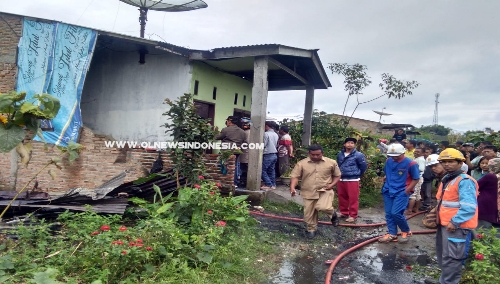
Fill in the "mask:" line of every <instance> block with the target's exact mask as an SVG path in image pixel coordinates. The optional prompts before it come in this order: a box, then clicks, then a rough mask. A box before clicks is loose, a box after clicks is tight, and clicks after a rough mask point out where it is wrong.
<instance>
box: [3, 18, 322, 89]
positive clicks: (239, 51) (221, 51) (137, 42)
mask: <svg viewBox="0 0 500 284" xmlns="http://www.w3.org/2000/svg"><path fill="white" fill-rule="evenodd" d="M0 14H6V15H9V14H10V15H14V16H20V17H27V18H30V19H32V20H37V21H40V20H41V21H53V20H48V19H42V18H35V17H30V16H25V15H18V14H11V13H4V12H0ZM56 22H59V23H63V22H60V21H56ZM90 29H92V28H90ZM93 30H96V31H97V32H98V34H99V37H98V39H97V47H96V48H97V49H101V48H104V49H111V50H114V51H117V52H137V53H139V54H150V55H154V54H165V52H168V53H173V54H177V55H180V56H184V57H186V58H189V59H190V60H194V61H201V62H204V63H206V64H208V65H210V66H212V67H214V68H216V69H218V70H221V71H223V72H227V73H230V74H233V75H236V76H239V77H242V78H244V79H246V80H249V81H253V72H254V59H255V57H257V56H268V58H269V66H268V68H269V69H268V70H269V71H268V82H269V84H268V90H269V91H279V90H304V89H306V86H308V85H309V86H313V87H314V88H315V89H328V87H331V86H332V85H331V83H330V81H329V80H328V76H327V75H326V72H325V69H324V68H323V65H322V64H321V60H320V59H319V56H318V50H317V49H300V48H296V47H290V46H284V45H280V44H265V45H249V46H236V47H223V48H216V49H213V50H207V51H205V50H193V49H189V48H185V47H181V46H177V45H173V44H170V43H166V42H161V41H154V40H150V39H145V38H140V37H135V36H129V35H124V34H119V33H115V32H109V31H104V30H98V29H93ZM146 60H147V59H146Z"/></svg>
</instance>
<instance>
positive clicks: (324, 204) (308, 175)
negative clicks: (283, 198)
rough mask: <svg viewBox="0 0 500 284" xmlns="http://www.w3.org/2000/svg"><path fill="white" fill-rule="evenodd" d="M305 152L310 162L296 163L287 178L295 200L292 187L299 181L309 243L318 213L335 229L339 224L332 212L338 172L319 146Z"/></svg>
mask: <svg viewBox="0 0 500 284" xmlns="http://www.w3.org/2000/svg"><path fill="white" fill-rule="evenodd" d="M308 150H309V158H305V159H303V160H301V161H299V162H298V163H297V165H295V168H293V171H292V174H291V175H290V177H291V178H292V180H291V182H290V193H291V194H292V196H295V194H296V191H295V186H296V185H297V183H298V181H299V179H301V180H302V184H301V186H300V189H301V195H302V199H303V200H304V222H305V223H306V224H307V232H306V236H307V237H308V238H310V239H312V238H314V237H315V236H316V230H317V227H318V212H319V211H323V212H324V213H326V214H327V215H328V217H329V218H330V219H331V221H332V224H333V225H334V226H338V224H339V221H338V217H337V214H336V213H335V210H334V208H333V197H334V192H333V187H334V186H335V184H337V182H338V181H339V180H340V175H341V172H340V169H339V166H338V165H337V162H336V161H335V160H332V159H330V158H326V157H323V148H322V147H321V146H320V145H311V146H309V149H308Z"/></svg>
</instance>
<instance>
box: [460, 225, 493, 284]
mask: <svg viewBox="0 0 500 284" xmlns="http://www.w3.org/2000/svg"><path fill="white" fill-rule="evenodd" d="M477 233H478V234H477V235H476V238H475V239H474V240H473V241H472V250H471V251H470V253H469V258H468V261H467V263H466V269H465V271H464V274H463V276H462V282H460V283H498V275H499V274H500V239H499V238H498V236H497V229H496V228H491V229H490V230H484V229H480V230H478V231H477Z"/></svg>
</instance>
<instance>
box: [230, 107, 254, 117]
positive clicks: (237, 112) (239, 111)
mask: <svg viewBox="0 0 500 284" xmlns="http://www.w3.org/2000/svg"><path fill="white" fill-rule="evenodd" d="M233 116H236V117H239V118H242V117H248V118H250V117H251V113H250V112H249V111H247V110H243V109H237V108H235V109H234V111H233Z"/></svg>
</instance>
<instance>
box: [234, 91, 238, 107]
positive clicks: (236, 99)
mask: <svg viewBox="0 0 500 284" xmlns="http://www.w3.org/2000/svg"><path fill="white" fill-rule="evenodd" d="M234 104H235V105H237V104H238V93H236V94H234Z"/></svg>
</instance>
